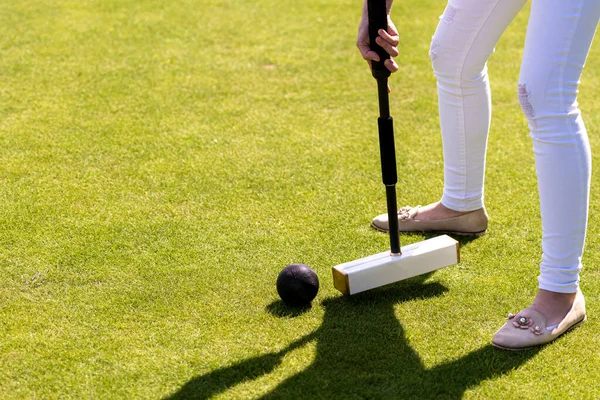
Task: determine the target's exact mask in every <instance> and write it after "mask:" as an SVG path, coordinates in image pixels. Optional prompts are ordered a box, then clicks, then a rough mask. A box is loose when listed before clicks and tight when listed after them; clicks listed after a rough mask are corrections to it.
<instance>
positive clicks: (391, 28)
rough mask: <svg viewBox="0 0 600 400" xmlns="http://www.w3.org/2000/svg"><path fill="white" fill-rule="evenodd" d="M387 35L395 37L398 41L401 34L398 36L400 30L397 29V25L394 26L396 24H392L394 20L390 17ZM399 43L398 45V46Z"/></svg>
mask: <svg viewBox="0 0 600 400" xmlns="http://www.w3.org/2000/svg"><path fill="white" fill-rule="evenodd" d="M387 33H388V34H389V35H390V36H391V37H395V38H396V39H398V37H399V34H398V29H396V25H394V23H393V22H392V19H391V18H390V16H389V15H388V28H387ZM397 44H398V43H396V45H397Z"/></svg>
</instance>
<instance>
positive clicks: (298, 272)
mask: <svg viewBox="0 0 600 400" xmlns="http://www.w3.org/2000/svg"><path fill="white" fill-rule="evenodd" d="M318 291H319V277H318V276H317V274H316V273H315V271H313V270H312V269H311V268H310V267H309V266H308V265H304V264H290V265H288V266H287V267H285V268H284V269H283V270H282V271H281V272H280V273H279V276H278V277H277V293H279V297H281V300H283V301H284V302H285V303H287V304H289V305H293V306H303V305H307V304H309V303H310V302H311V301H312V299H314V298H315V296H316V295H317V292H318Z"/></svg>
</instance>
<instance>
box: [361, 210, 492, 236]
mask: <svg viewBox="0 0 600 400" xmlns="http://www.w3.org/2000/svg"><path fill="white" fill-rule="evenodd" d="M420 207H421V206H417V207H403V208H401V209H400V210H399V211H398V231H400V232H437V233H447V234H450V235H468V236H481V235H483V234H485V231H486V229H487V226H488V216H487V213H486V212H485V208H480V209H478V210H475V211H471V212H469V213H467V214H463V215H460V216H458V217H452V218H445V219H437V220H430V221H427V220H419V208H420ZM371 226H372V227H373V228H375V229H377V230H378V231H381V232H389V231H390V225H389V221H388V215H387V214H381V215H378V216H377V217H375V218H373V221H372V222H371Z"/></svg>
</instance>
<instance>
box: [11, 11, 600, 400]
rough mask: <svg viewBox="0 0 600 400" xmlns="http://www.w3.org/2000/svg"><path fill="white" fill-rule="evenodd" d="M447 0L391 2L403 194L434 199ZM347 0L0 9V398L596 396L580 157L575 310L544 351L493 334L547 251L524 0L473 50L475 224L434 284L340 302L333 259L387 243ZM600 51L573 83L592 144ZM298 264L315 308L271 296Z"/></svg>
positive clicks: (598, 248) (599, 336)
mask: <svg viewBox="0 0 600 400" xmlns="http://www.w3.org/2000/svg"><path fill="white" fill-rule="evenodd" d="M444 5H445V3H444V1H442V0H419V1H404V2H402V1H398V4H397V5H395V7H394V10H393V13H392V15H393V17H394V21H395V22H396V25H397V26H398V28H399V30H400V35H401V39H402V42H401V45H400V51H401V55H400V56H399V57H398V63H399V65H400V71H399V72H398V73H396V74H394V75H393V76H392V77H391V79H390V84H391V87H392V93H391V108H392V110H391V111H392V115H393V116H394V118H395V130H396V135H397V136H396V147H397V151H398V169H399V175H400V176H399V183H398V197H399V202H400V205H407V204H411V205H416V204H427V203H429V202H433V201H436V200H438V199H439V197H440V196H441V189H442V184H443V182H442V180H443V171H442V162H443V161H442V151H441V139H440V135H439V120H438V115H437V98H436V88H435V80H434V76H433V73H432V71H431V67H430V60H429V56H428V49H429V42H430V40H431V36H432V34H433V32H434V30H435V27H436V24H437V22H438V16H439V15H440V14H441V12H442V10H443V8H444ZM360 10H361V2H360V1H349V0H340V1H323V0H306V1H302V2H288V3H281V2H276V1H273V0H254V1H251V0H200V1H195V0H173V1H159V0H137V1H134V0H77V1H75V0H53V1H39V0H20V1H8V0H5V1H2V2H0V398H2V399H59V398H60V399H167V398H168V399H188V398H189V399H196V398H198V399H204V398H212V397H214V398H220V399H250V398H262V397H268V398H285V399H294V398H298V399H311V398H322V399H367V398H368V399H380V398H385V399H429V398H440V399H456V398H484V399H496V398H497V399H505V398H510V399H515V398H540V399H541V398H544V399H563V398H577V399H594V398H600V384H599V383H598V382H600V369H599V368H598V366H599V365H600V353H599V351H598V348H600V323H599V322H598V321H599V316H600V239H599V237H598V234H599V232H600V216H599V214H598V213H599V211H600V182H599V180H600V174H599V171H598V168H597V166H595V167H594V175H593V187H592V197H591V210H590V211H591V212H590V221H589V222H590V225H589V233H588V239H587V245H586V254H585V257H584V265H585V268H584V271H583V273H582V289H583V291H584V293H585V294H586V299H587V309H588V317H589V321H588V322H587V323H586V324H584V325H583V326H582V327H581V328H580V329H577V330H575V331H573V332H571V333H569V334H568V335H565V336H564V337H562V338H561V339H559V340H558V341H557V342H555V343H554V344H552V345H550V346H545V347H543V348H539V349H535V350H530V351H525V352H517V353H513V352H504V351H501V350H498V349H495V348H492V347H491V346H490V339H491V337H492V335H493V333H494V332H495V331H496V330H497V329H498V328H499V327H500V326H501V325H502V324H503V322H504V318H505V316H506V314H507V313H508V312H510V311H512V312H516V311H518V310H519V309H520V308H522V307H524V306H527V305H528V304H529V302H530V301H531V299H532V298H533V295H534V294H535V291H536V288H537V280H536V277H537V274H538V263H539V262H540V258H541V257H540V254H541V242H540V237H541V223H540V219H539V209H538V200H537V187H536V178H535V166H534V160H533V153H532V150H531V146H532V144H531V140H530V138H529V135H528V131H527V124H526V121H525V119H524V117H523V116H522V114H521V110H520V107H519V104H518V101H517V96H516V87H517V79H518V73H519V62H520V56H521V54H522V47H523V42H524V34H525V28H526V23H527V16H528V6H526V8H525V9H524V10H523V12H522V13H521V15H519V17H518V18H517V19H516V20H515V21H514V23H513V24H512V25H511V26H510V28H509V30H508V31H507V32H506V34H505V36H504V37H503V38H502V41H501V42H500V43H499V45H498V47H497V49H496V53H495V54H494V55H493V56H492V58H491V60H490V62H489V71H490V76H491V82H492V87H493V106H494V115H493V120H492V129H491V133H490V139H489V150H488V165H487V175H486V206H487V209H488V212H489V214H490V217H491V220H490V227H489V230H488V233H487V235H485V236H483V237H482V238H478V239H474V238H463V239H460V240H461V245H462V247H461V262H460V264H458V265H455V266H450V267H447V268H444V269H441V270H439V271H437V272H435V273H433V274H430V275H428V276H422V277H417V278H413V279H410V280H407V281H404V282H400V283H397V284H393V285H389V286H387V287H383V288H380V289H376V290H373V291H370V292H367V293H364V294H360V295H357V296H353V297H344V296H342V295H341V294H340V293H338V292H337V291H336V290H335V289H334V288H333V282H332V277H331V267H332V266H334V265H337V264H340V263H342V262H346V261H350V260H354V259H357V258H362V257H365V256H368V255H371V254H374V253H378V252H381V251H384V250H386V248H387V247H388V246H389V243H388V237H387V235H384V234H381V233H378V232H375V231H374V230H372V229H370V228H369V223H370V220H371V218H372V217H373V216H375V215H377V214H379V213H382V212H384V210H385V196H384V188H383V185H382V183H381V177H380V167H379V149H378V140H377V124H376V119H377V116H378V115H377V113H378V109H377V94H376V85H375V81H374V79H373V78H372V77H371V76H370V73H369V71H368V68H367V65H366V63H365V62H364V61H363V60H362V59H361V58H360V55H359V53H358V51H357V49H356V48H355V45H354V42H355V35H356V31H357V26H358V21H359V18H360ZM596 44H597V46H596V47H594V48H593V50H592V53H591V55H590V57H589V59H588V63H587V66H586V69H585V71H584V76H583V78H582V84H581V88H580V89H581V93H580V99H579V100H580V105H581V108H582V110H583V113H584V118H585V121H586V124H587V127H588V131H589V134H590V139H591V143H592V149H593V151H594V152H596V153H598V152H600V137H599V135H600V99H599V98H598V95H597V94H598V93H599V91H600V75H599V74H598V71H600V47H598V46H600V44H598V43H596ZM599 154H600V153H599ZM594 161H595V162H596V161H597V158H594ZM595 165H600V164H598V163H597V162H596V163H595ZM557 212H558V211H557ZM560 212H562V213H564V217H565V218H569V217H570V216H569V210H561V211H560ZM427 237H430V236H428V235H408V236H403V237H402V243H403V244H408V243H412V242H417V241H421V240H424V239H425V238H427ZM290 263H305V264H308V265H309V266H311V267H312V268H313V269H314V270H315V271H316V272H317V274H318V276H319V279H320V284H321V287H320V291H319V293H318V296H317V298H316V299H315V300H314V301H313V303H312V307H310V308H303V309H295V308H290V307H287V306H286V305H285V304H283V303H282V302H281V301H280V300H279V298H278V295H277V292H276V289H275V280H276V278H277V275H278V273H279V271H280V270H281V269H282V268H283V267H284V266H286V265H287V264H290Z"/></svg>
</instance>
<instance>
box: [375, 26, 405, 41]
mask: <svg viewBox="0 0 600 400" xmlns="http://www.w3.org/2000/svg"><path fill="white" fill-rule="evenodd" d="M391 28H393V30H392V29H391ZM395 29H396V28H395V27H394V26H393V25H392V26H388V30H387V32H386V31H384V30H383V29H380V30H379V32H377V33H379V36H381V37H382V38H383V39H384V40H385V41H386V42H388V43H389V44H391V45H392V46H398V43H400V36H399V34H398V32H396V31H395Z"/></svg>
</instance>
